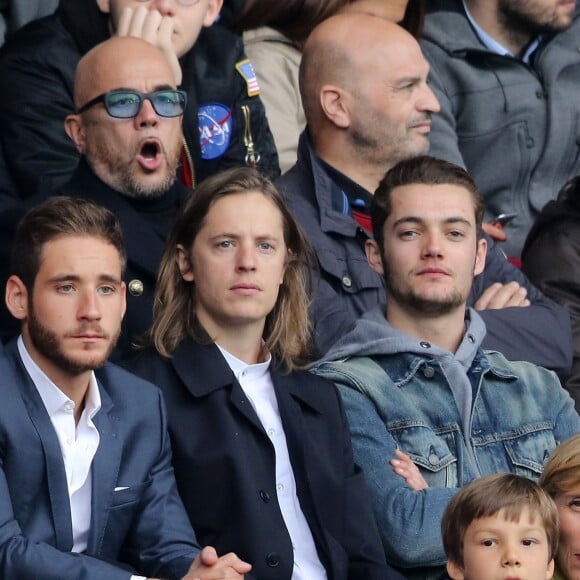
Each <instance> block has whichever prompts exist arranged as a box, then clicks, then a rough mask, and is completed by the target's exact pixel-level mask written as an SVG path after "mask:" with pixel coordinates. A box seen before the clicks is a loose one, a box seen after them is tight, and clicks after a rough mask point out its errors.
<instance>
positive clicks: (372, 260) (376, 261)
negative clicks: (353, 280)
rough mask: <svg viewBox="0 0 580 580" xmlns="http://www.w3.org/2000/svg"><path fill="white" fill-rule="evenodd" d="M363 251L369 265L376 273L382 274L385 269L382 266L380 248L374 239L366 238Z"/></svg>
mask: <svg viewBox="0 0 580 580" xmlns="http://www.w3.org/2000/svg"><path fill="white" fill-rule="evenodd" d="M365 252H366V255H367V261H368V263H369V266H370V267H371V268H372V269H373V270H374V271H375V272H376V273H377V274H381V275H382V274H384V273H385V269H384V268H383V257H382V256H381V250H380V249H379V245H378V244H377V242H375V240H367V241H366V243H365Z"/></svg>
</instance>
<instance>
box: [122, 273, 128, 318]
mask: <svg viewBox="0 0 580 580" xmlns="http://www.w3.org/2000/svg"><path fill="white" fill-rule="evenodd" d="M121 293H122V296H123V310H122V312H121V320H123V318H125V312H127V284H125V282H121Z"/></svg>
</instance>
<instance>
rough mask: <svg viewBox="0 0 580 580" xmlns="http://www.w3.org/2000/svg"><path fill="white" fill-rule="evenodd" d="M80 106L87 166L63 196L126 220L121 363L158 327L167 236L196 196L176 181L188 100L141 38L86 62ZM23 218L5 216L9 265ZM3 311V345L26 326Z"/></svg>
mask: <svg viewBox="0 0 580 580" xmlns="http://www.w3.org/2000/svg"><path fill="white" fill-rule="evenodd" d="M74 102H75V109H76V112H75V113H73V114H71V115H68V116H67V118H66V120H65V130H66V132H67V133H68V135H69V136H70V138H71V139H72V140H73V142H74V143H75V145H76V147H77V149H78V152H79V153H80V154H81V160H80V163H79V165H78V167H77V169H76V170H75V172H74V174H73V175H72V177H71V179H70V180H69V181H68V182H67V183H66V184H65V185H64V186H63V187H62V188H61V189H60V190H58V191H57V192H56V193H57V194H61V195H67V196H70V197H73V198H79V197H80V198H85V199H90V200H93V201H95V202H97V203H99V204H101V205H103V206H105V207H106V208H108V209H109V210H111V211H113V212H114V213H115V215H116V216H117V218H118V219H119V221H120V222H121V227H122V230H123V235H124V238H125V243H126V246H127V254H128V256H127V258H128V259H127V268H126V270H125V278H124V280H125V283H126V285H127V313H126V315H125V318H124V320H123V331H122V334H121V338H120V340H119V342H118V344H117V348H116V350H115V352H114V356H113V358H114V359H115V360H119V359H121V358H124V357H125V356H127V355H128V354H129V353H130V351H131V345H132V343H134V342H135V341H136V340H137V339H138V338H139V337H140V336H141V335H142V333H144V332H145V331H146V330H147V329H148V327H149V326H150V324H151V321H152V306H153V290H154V286H155V280H156V277H157V270H158V268H159V261H160V258H161V253H162V251H163V245H164V243H165V238H166V235H167V234H168V232H169V230H170V228H171V226H172V225H173V219H174V217H175V216H176V214H177V212H178V210H179V208H180V207H181V205H182V203H183V202H184V200H185V199H186V198H187V197H188V196H189V195H190V190H189V189H188V188H186V187H185V186H184V185H183V184H182V183H181V182H180V181H179V180H178V179H176V172H177V169H178V164H179V158H180V151H181V144H182V142H183V132H182V129H181V120H182V116H183V112H184V110H185V107H186V105H187V95H186V94H185V93H184V92H183V91H180V90H177V89H176V86H175V81H174V76H173V71H172V68H171V64H170V63H169V62H168V60H167V58H166V55H165V53H164V52H163V51H162V50H161V49H160V48H157V47H156V46H153V45H152V44H150V43H148V42H145V41H144V40H142V39H139V38H130V37H112V38H110V39H109V40H107V41H106V42H104V43H102V44H100V45H98V46H96V47H95V48H93V49H92V50H91V51H89V52H88V53H87V54H86V55H85V56H84V57H83V58H82V59H81V61H80V62H79V66H78V68H77V72H76V77H75V87H74ZM51 195H53V193H52V192H42V193H39V194H37V195H35V196H33V197H31V198H29V199H27V200H26V201H25V203H24V204H19V205H23V206H24V208H28V207H32V206H34V205H37V204H38V203H40V202H41V201H43V200H44V199H45V198H46V197H50V196H51ZM22 211H23V208H21V207H16V208H14V209H11V210H8V211H4V212H3V213H1V214H0V263H3V264H6V263H7V260H3V259H2V258H3V253H4V252H7V251H8V249H9V248H10V246H11V243H12V238H13V231H14V224H15V223H16V222H17V221H18V218H19V216H20V214H21V213H22ZM4 267H5V266H4ZM6 278H7V273H5V275H4V278H3V279H6ZM0 314H1V318H0V328H2V334H3V338H8V337H9V336H12V335H13V334H15V333H16V332H17V330H18V329H17V327H16V325H15V324H14V321H13V320H11V318H10V316H9V315H8V313H7V312H6V311H5V309H3V311H1V312H0Z"/></svg>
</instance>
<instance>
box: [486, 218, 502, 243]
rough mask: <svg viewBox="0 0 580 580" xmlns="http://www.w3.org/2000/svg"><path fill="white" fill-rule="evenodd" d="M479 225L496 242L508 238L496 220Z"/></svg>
mask: <svg viewBox="0 0 580 580" xmlns="http://www.w3.org/2000/svg"><path fill="white" fill-rule="evenodd" d="M481 227H482V228H483V231H484V232H485V233H486V234H487V235H488V236H489V237H490V238H492V239H493V240H494V241H496V242H505V241H506V240H507V239H508V237H507V234H506V233H505V232H504V231H503V227H502V226H501V225H500V224H498V223H496V222H492V223H483V224H482V225H481Z"/></svg>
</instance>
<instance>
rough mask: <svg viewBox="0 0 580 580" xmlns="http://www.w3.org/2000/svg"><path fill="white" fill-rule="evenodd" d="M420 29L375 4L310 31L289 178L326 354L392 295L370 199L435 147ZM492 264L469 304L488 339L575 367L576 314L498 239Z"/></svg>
mask: <svg viewBox="0 0 580 580" xmlns="http://www.w3.org/2000/svg"><path fill="white" fill-rule="evenodd" d="M428 73H429V65H428V63H427V61H426V60H425V58H424V57H423V55H422V53H421V49H420V48H419V45H418V44H417V41H416V40H415V39H414V38H413V37H412V36H411V35H410V34H409V33H407V32H406V31H404V30H403V29H402V28H400V27H399V26H397V25H395V24H392V23H391V22H389V21H387V20H386V19H384V18H379V17H376V16H372V15H369V14H356V13H349V14H340V15H338V16H334V17H332V18H330V19H328V20H325V21H324V22H323V23H322V24H321V25H319V26H318V27H317V28H316V29H315V30H314V31H313V33H312V34H311V36H310V38H309V39H308V41H307V43H306V45H305V48H304V53H303V58H302V64H301V68H300V91H301V95H302V103H303V106H304V112H305V114H306V120H307V128H306V130H305V132H304V133H303V134H302V136H301V139H300V144H299V150H298V161H297V163H296V165H295V166H294V167H293V168H292V169H291V170H290V171H288V172H287V173H286V174H285V175H283V176H282V177H281V178H280V179H279V180H278V181H277V185H278V187H279V188H280V190H281V191H282V192H283V194H284V196H285V198H286V201H287V203H288V206H289V208H290V210H291V211H292V212H293V213H294V215H295V217H296V219H297V220H298V221H299V222H300V224H301V225H302V227H303V228H304V229H305V230H306V233H307V234H308V237H309V239H310V241H311V243H312V244H313V246H314V249H315V251H316V254H317V256H318V260H319V266H320V268H319V270H320V276H319V279H318V281H317V284H316V286H315V288H314V294H313V304H312V310H311V316H312V321H313V327H314V332H315V340H316V347H317V351H318V352H317V355H321V354H323V353H324V352H326V351H327V349H328V348H329V347H330V346H331V345H332V344H333V343H334V342H335V341H336V340H337V339H338V338H339V337H340V336H342V335H343V334H344V333H345V332H346V331H347V330H348V329H349V328H350V327H351V326H352V324H353V323H354V321H355V320H356V319H357V318H358V317H359V316H361V315H362V314H364V313H365V312H367V311H369V310H372V309H374V308H376V307H377V306H378V305H381V304H384V303H385V300H386V295H385V289H384V284H383V280H382V278H381V276H379V275H378V274H376V272H373V271H372V270H371V268H370V267H369V265H368V263H367V260H366V256H365V251H364V246H365V242H366V240H367V239H369V237H370V236H371V233H370V230H371V227H370V217H369V213H368V208H369V204H370V200H371V199H372V195H373V192H374V191H375V189H376V188H377V186H378V183H379V181H380V179H381V178H382V177H383V175H384V174H385V172H386V171H387V170H388V169H390V168H391V167H393V166H394V165H395V164H396V163H397V162H399V161H402V160H404V159H408V158H411V157H414V156H417V155H421V154H424V153H426V152H427V151H428V148H429V140H428V139H429V132H430V129H431V117H432V115H434V114H436V113H437V112H438V111H439V103H438V101H437V99H436V97H435V95H434V94H433V92H432V91H431V89H430V88H429V86H428V84H427V75H428ZM488 244H489V251H488V256H487V259H486V264H485V270H484V272H483V273H482V274H480V275H479V276H477V277H476V278H475V282H474V286H473V290H472V293H471V295H470V297H469V301H468V305H469V306H474V307H475V308H476V309H477V310H479V311H480V314H481V315H482V318H483V319H484V321H485V323H486V325H487V336H486V339H485V340H484V343H483V344H484V347H485V348H491V349H495V350H499V351H501V352H503V353H504V354H505V355H506V356H507V357H508V358H510V359H513V360H529V361H531V362H534V363H536V364H538V365H541V366H544V367H547V368H550V369H553V370H556V371H557V372H559V373H561V374H565V373H566V372H567V371H568V369H569V367H570V364H571V353H572V345H571V333H570V322H569V318H568V315H567V314H566V312H565V311H564V310H563V309H562V308H560V307H559V306H557V305H556V304H554V303H553V302H551V301H550V300H548V299H547V298H545V297H544V296H543V295H542V294H541V293H540V292H539V291H538V290H536V289H535V288H534V287H533V286H532V285H531V284H530V283H529V281H528V280H527V279H526V278H525V277H524V276H523V275H522V273H521V272H520V271H519V270H517V269H516V268H514V267H513V266H511V265H510V264H509V263H508V262H507V261H506V259H505V256H504V255H503V253H502V252H501V250H500V249H499V247H498V246H494V244H493V241H492V240H488Z"/></svg>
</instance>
